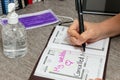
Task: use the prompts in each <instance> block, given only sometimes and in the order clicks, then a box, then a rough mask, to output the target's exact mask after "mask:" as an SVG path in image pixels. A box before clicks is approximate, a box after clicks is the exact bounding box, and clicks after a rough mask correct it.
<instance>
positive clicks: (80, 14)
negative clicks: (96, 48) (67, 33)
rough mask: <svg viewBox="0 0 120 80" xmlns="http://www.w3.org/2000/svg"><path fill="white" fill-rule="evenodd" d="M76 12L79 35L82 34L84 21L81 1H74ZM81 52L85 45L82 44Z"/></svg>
mask: <svg viewBox="0 0 120 80" xmlns="http://www.w3.org/2000/svg"><path fill="white" fill-rule="evenodd" d="M75 6H76V10H77V12H78V21H79V33H80V34H81V33H83V32H84V21H83V10H82V3H81V0H75ZM82 47H83V51H85V47H86V44H85V43H83V44H82Z"/></svg>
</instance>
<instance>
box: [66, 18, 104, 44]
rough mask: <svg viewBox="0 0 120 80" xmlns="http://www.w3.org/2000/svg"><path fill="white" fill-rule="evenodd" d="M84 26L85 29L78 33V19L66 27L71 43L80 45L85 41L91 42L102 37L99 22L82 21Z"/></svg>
mask: <svg viewBox="0 0 120 80" xmlns="http://www.w3.org/2000/svg"><path fill="white" fill-rule="evenodd" d="M84 28H85V31H84V32H83V33H82V34H79V32H78V31H79V24H78V20H75V21H74V22H73V24H72V25H71V26H70V28H69V29H68V34H69V35H70V41H71V42H72V44H73V45H81V44H83V43H85V42H86V43H92V42H95V41H98V40H100V39H102V38H103V36H102V28H101V27H100V23H90V22H84Z"/></svg>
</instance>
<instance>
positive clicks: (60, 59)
mask: <svg viewBox="0 0 120 80" xmlns="http://www.w3.org/2000/svg"><path fill="white" fill-rule="evenodd" d="M65 54H66V50H64V51H63V52H61V53H60V55H59V62H63V61H64V57H65Z"/></svg>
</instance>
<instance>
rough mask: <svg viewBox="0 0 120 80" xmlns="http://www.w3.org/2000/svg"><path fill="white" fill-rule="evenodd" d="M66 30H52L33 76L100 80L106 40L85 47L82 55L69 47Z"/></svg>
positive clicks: (78, 50) (78, 48) (64, 28)
mask: <svg viewBox="0 0 120 80" xmlns="http://www.w3.org/2000/svg"><path fill="white" fill-rule="evenodd" d="M67 29H68V28H67V27H63V26H57V27H56V28H55V30H54V32H53V34H52V36H51V38H50V41H49V43H48V45H47V47H46V49H45V50H44V52H43V55H42V57H41V59H40V61H39V63H38V65H37V68H36V70H35V73H34V75H36V76H41V77H46V78H51V79H55V80H88V79H90V78H98V77H99V78H102V77H103V71H104V65H105V60H106V55H107V49H108V43H109V39H103V40H101V41H98V42H96V43H93V44H90V45H88V46H87V48H86V51H85V53H83V52H82V51H81V49H80V47H74V46H71V45H70V42H69V36H68V35H67Z"/></svg>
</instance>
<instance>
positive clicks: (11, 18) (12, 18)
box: [7, 3, 18, 24]
mask: <svg viewBox="0 0 120 80" xmlns="http://www.w3.org/2000/svg"><path fill="white" fill-rule="evenodd" d="M8 12H9V13H8V15H7V17H8V23H9V24H17V23H18V14H17V13H16V12H15V3H9V4H8Z"/></svg>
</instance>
